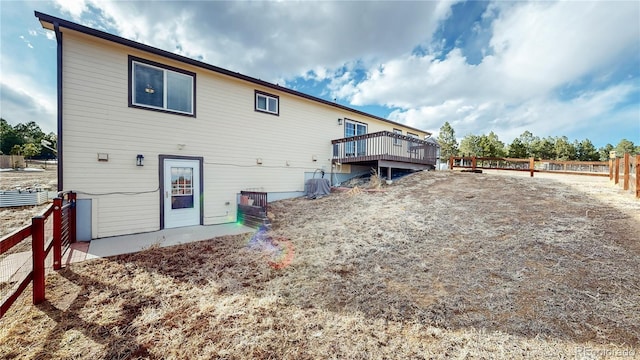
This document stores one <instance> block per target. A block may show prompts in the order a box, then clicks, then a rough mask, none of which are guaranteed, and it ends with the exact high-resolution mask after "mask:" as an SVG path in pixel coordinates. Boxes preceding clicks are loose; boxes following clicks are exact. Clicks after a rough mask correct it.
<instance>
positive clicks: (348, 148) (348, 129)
mask: <svg viewBox="0 0 640 360" xmlns="http://www.w3.org/2000/svg"><path fill="white" fill-rule="evenodd" d="M355 135H356V124H355V123H352V122H349V121H345V123H344V137H352V136H355ZM344 152H345V156H356V143H355V141H349V142H347V143H345V144H344Z"/></svg>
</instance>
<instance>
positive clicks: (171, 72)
mask: <svg viewBox="0 0 640 360" xmlns="http://www.w3.org/2000/svg"><path fill="white" fill-rule="evenodd" d="M129 68H130V73H129V80H130V87H129V106H131V107H140V108H146V109H149V110H157V111H166V112H172V113H178V114H181V115H189V116H195V96H194V94H195V77H196V75H195V74H194V73H191V72H188V71H184V70H180V69H176V68H172V67H169V66H165V65H162V64H158V63H155V62H152V61H147V60H142V59H139V58H135V57H133V56H130V57H129Z"/></svg>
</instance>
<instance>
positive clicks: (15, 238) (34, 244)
mask: <svg viewBox="0 0 640 360" xmlns="http://www.w3.org/2000/svg"><path fill="white" fill-rule="evenodd" d="M60 195H61V196H62V197H58V198H56V199H54V202H53V204H52V205H51V206H49V207H48V208H47V209H46V210H44V211H43V212H42V213H41V214H40V215H38V216H35V217H33V218H32V219H31V225H27V226H25V227H23V228H21V229H19V230H16V231H14V232H13V233H11V234H9V235H6V236H4V237H2V238H1V239H0V263H1V264H2V265H1V266H0V275H2V279H3V280H5V281H3V282H0V289H1V291H0V318H1V317H2V316H3V315H4V314H5V313H6V312H7V310H8V309H9V308H10V307H11V305H13V303H14V302H15V301H16V299H17V298H18V297H19V296H20V295H21V294H22V292H23V291H24V289H25V288H26V287H27V286H28V285H29V283H33V303H34V304H39V303H41V302H42V301H44V298H45V269H46V259H47V257H48V255H49V253H50V252H51V249H52V248H53V268H54V269H55V270H58V269H60V268H61V266H62V254H63V253H64V251H66V249H67V248H68V247H69V245H70V244H71V243H73V242H75V240H76V232H75V218H76V213H75V203H76V194H75V193H73V192H65V193H61V194H60ZM51 215H53V216H51ZM29 238H30V239H31V246H29V245H28V240H29ZM12 250H13V251H12ZM29 253H30V254H29ZM23 255H30V256H23ZM29 257H30V258H31V261H30V263H29V261H28V260H29ZM12 259H15V260H12Z"/></svg>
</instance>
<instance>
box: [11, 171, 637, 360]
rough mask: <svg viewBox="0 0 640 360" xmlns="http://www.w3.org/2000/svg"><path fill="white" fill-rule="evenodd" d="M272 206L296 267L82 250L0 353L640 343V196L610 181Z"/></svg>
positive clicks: (14, 325)
mask: <svg viewBox="0 0 640 360" xmlns="http://www.w3.org/2000/svg"><path fill="white" fill-rule="evenodd" d="M585 181H586V182H585ZM596 189H597V190H596ZM611 199H614V200H611ZM272 212H273V214H274V215H275V220H274V229H273V232H272V236H274V237H284V238H287V239H289V240H290V241H291V243H292V244H293V246H294V248H295V256H294V257H293V261H292V263H291V264H290V265H289V266H287V267H284V268H282V269H274V268H273V267H272V266H270V265H269V264H270V263H269V260H270V259H269V258H268V257H267V255H266V254H265V253H261V252H260V251H258V250H255V249H252V248H251V247H249V246H247V244H248V242H249V240H250V239H249V237H247V236H234V237H224V238H218V239H215V240H211V241H205V242H200V243H195V244H187V245H182V246H177V247H173V248H163V249H150V250H147V251H144V252H141V253H138V254H132V255H125V256H118V257H114V258H109V259H102V260H98V261H88V262H85V263H80V264H75V265H72V266H70V267H68V268H65V269H64V270H62V271H60V272H58V273H52V274H50V275H49V276H48V278H47V282H48V284H47V291H48V293H47V294H48V295H47V296H48V299H49V300H48V301H47V302H46V303H45V304H43V305H40V306H32V305H30V303H29V300H30V298H29V297H30V293H28V292H27V293H25V295H24V296H22V298H21V299H20V300H19V301H18V303H17V305H16V306H14V307H13V308H12V309H11V310H10V311H9V313H8V314H7V315H6V316H5V317H4V318H2V319H0V354H2V355H1V356H2V357H3V358H14V357H18V358H29V359H31V358H33V359H44V358H91V359H95V358H102V359H115V358H119V359H122V358H202V359H209V358H224V359H250V358H260V359H316V358H318V359H325V358H336V359H344V358H349V359H387V358H396V359H410V358H416V359H418V358H419V359H422V358H449V357H452V358H485V359H493V358H508V359H512V358H544V359H547V358H584V359H592V358H618V357H619V358H625V357H626V358H629V357H637V356H640V348H639V346H640V305H638V304H640V277H639V276H638V272H637V271H638V269H639V268H640V246H639V244H638V242H639V241H640V240H638V239H640V229H639V228H638V226H637V225H638V221H640V218H638V216H640V202H638V201H636V200H634V199H633V198H632V197H631V196H630V195H626V194H620V191H619V190H618V189H617V188H615V187H613V185H610V184H609V183H608V179H603V180H602V181H598V180H588V181H587V180H584V181H582V180H568V181H567V180H558V179H553V178H551V179H549V178H542V177H536V178H534V179H529V178H523V177H518V176H503V175H499V174H462V173H450V172H424V173H418V174H414V175H412V176H409V177H407V178H404V179H402V180H401V181H399V182H397V183H395V184H393V185H392V186H390V187H386V192H376V193H365V192H362V193H359V194H355V195H348V194H345V193H340V194H332V195H330V196H328V197H325V198H322V199H319V200H305V199H293V200H285V201H279V202H276V203H274V204H273V207H272Z"/></svg>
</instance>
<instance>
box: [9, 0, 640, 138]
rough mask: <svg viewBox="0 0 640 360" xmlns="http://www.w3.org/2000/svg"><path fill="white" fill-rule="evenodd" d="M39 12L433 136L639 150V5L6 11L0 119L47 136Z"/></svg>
mask: <svg viewBox="0 0 640 360" xmlns="http://www.w3.org/2000/svg"><path fill="white" fill-rule="evenodd" d="M34 10H38V11H41V12H44V13H47V14H50V15H54V16H58V17H61V18H64V19H68V20H71V21H74V22H78V23H81V24H84V25H88V26H91V27H94V28H98V29H100V30H103V31H107V32H110V33H113V34H116V35H119V36H122V37H125V38H128V39H132V40H135V41H138V42H142V43H145V44H148V45H151V46H154V47H158V48H160V49H163V50H168V51H172V52H176V53H178V54H181V55H184V56H188V57H191V58H194V59H198V60H201V61H204V62H206V63H210V64H213V65H217V66H221V67H224V68H227V69H230V70H233V71H238V72H240V73H243V74H246V75H249V76H253V77H256V78H260V79H263V80H267V81H270V82H274V83H279V84H280V85H284V86H287V87H290V88H292V89H296V90H299V91H302V92H305V93H309V94H311V95H314V96H318V97H320V98H324V99H328V100H334V99H335V100H336V101H337V102H339V103H341V104H343V105H347V106H350V107H354V108H356V109H360V110H363V111H366V112H369V113H372V114H375V115H378V116H382V117H386V118H389V119H391V120H394V121H397V122H401V123H405V124H408V125H410V126H414V127H417V128H421V129H425V130H428V131H431V132H434V133H435V134H436V135H437V132H438V129H439V128H440V127H441V126H442V124H443V123H444V122H445V121H448V122H449V123H451V125H452V126H453V128H454V129H455V131H456V135H457V136H458V137H459V138H461V137H463V136H464V135H467V134H477V135H479V134H482V133H485V134H486V133H488V132H490V131H494V132H495V133H497V134H498V135H499V137H500V139H501V140H502V141H504V142H506V143H510V142H511V141H512V140H513V138H514V137H517V136H518V135H520V134H521V133H522V132H524V131H525V130H529V131H531V132H533V133H534V135H538V136H541V137H546V136H561V135H566V136H568V137H569V139H570V140H574V139H579V140H582V139H584V138H588V139H590V140H591V141H592V142H593V143H594V144H595V145H596V146H598V147H599V146H603V145H605V144H606V143H612V144H614V145H615V144H617V143H618V141H619V140H620V139H622V138H627V139H629V140H631V141H633V142H634V143H636V144H638V143H640V2H639V1H621V2H609V1H607V2H605V1H594V2H588V1H580V2H577V1H570V2H549V1H545V2H522V1H518V2H506V1H496V2H476V1H473V2H456V1H441V2H432V1H416V2H398V1H393V2H392V1H375V2H374V1H371V2H365V1H357V2H325V1H323V2H289V1H282V2H220V1H215V2H214V1H197V2H185V1H180V2H178V1H175V2H174V1H161V2H146V1H117V2H115V1H100V0H56V1H21V2H17V1H9V2H6V1H2V2H0V16H1V19H0V21H1V29H0V30H1V45H0V46H1V57H0V73H1V75H2V76H1V77H0V82H1V84H0V85H1V87H0V91H1V92H0V106H1V115H2V117H3V118H5V119H7V120H8V121H9V122H10V123H12V124H16V123H19V122H27V121H31V120H33V121H36V122H37V123H38V124H40V126H41V128H42V129H43V130H44V131H45V132H49V131H55V118H56V116H55V113H56V93H55V84H56V83H55V65H56V64H55V62H56V55H55V54H56V53H55V40H54V37H53V34H52V33H51V32H48V31H45V30H44V29H42V28H41V26H40V24H39V22H38V21H37V19H36V18H35V17H34V15H33V11H34Z"/></svg>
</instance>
